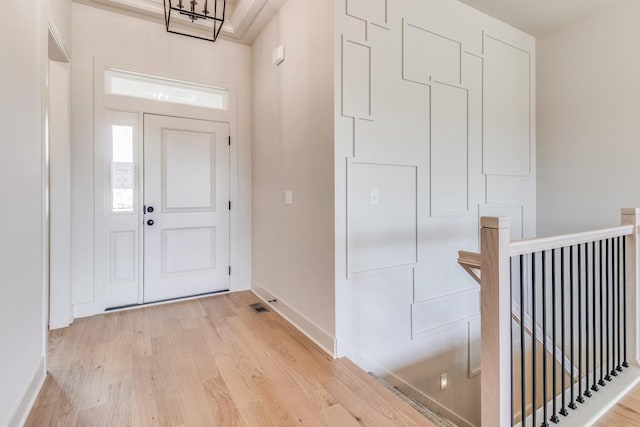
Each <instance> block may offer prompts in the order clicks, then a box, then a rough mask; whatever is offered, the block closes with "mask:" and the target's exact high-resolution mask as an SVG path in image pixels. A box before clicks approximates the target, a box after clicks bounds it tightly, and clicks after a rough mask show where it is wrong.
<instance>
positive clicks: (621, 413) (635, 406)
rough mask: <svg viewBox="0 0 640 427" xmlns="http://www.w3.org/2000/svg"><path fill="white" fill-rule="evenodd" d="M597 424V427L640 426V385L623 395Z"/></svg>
mask: <svg viewBox="0 0 640 427" xmlns="http://www.w3.org/2000/svg"><path fill="white" fill-rule="evenodd" d="M595 425H596V426H597V427H606V426H616V427H640V385H639V386H636V387H635V388H634V389H633V390H631V391H630V392H629V393H628V394H627V395H626V396H625V397H623V398H622V399H621V400H620V401H619V402H618V403H617V404H616V405H615V406H614V407H613V408H611V410H609V412H607V413H606V414H605V415H604V416H603V417H602V418H600V420H598V422H597V423H596V424H595Z"/></svg>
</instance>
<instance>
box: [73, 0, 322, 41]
mask: <svg viewBox="0 0 640 427" xmlns="http://www.w3.org/2000/svg"><path fill="white" fill-rule="evenodd" d="M74 1H77V2H79V3H84V4H88V5H91V6H96V7H102V8H106V9H110V10H115V11H118V12H121V13H125V14H128V15H134V16H138V17H144V18H147V19H151V20H154V21H158V22H159V23H163V22H164V0H74ZM184 1H185V3H188V0H184ZM211 1H212V0H209V2H211ZM216 1H218V3H219V4H220V3H222V0H216ZM285 1H286V0H227V9H226V19H225V25H224V26H223V27H222V32H221V34H220V37H221V38H223V39H226V40H231V41H235V42H239V43H244V44H251V43H253V40H254V39H255V38H256V36H257V35H258V34H260V32H261V31H262V29H263V28H264V27H265V26H266V25H267V24H268V23H269V21H271V18H273V17H274V16H275V14H276V13H277V12H278V10H280V7H282V5H283V4H284V3H285ZM323 1H324V0H323ZM174 3H175V1H174Z"/></svg>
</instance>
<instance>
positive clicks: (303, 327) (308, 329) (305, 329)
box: [251, 282, 336, 357]
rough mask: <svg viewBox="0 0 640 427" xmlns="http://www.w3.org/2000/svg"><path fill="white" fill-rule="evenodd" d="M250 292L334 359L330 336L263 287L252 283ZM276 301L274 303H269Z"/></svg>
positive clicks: (334, 346) (334, 347)
mask: <svg viewBox="0 0 640 427" xmlns="http://www.w3.org/2000/svg"><path fill="white" fill-rule="evenodd" d="M251 291H252V292H253V293H254V294H255V295H256V296H257V297H258V298H260V299H261V300H262V301H264V302H265V303H266V304H267V305H268V306H269V307H270V308H271V309H273V310H274V311H275V312H277V313H278V314H279V315H280V316H282V317H284V318H285V319H286V320H287V321H288V322H289V323H291V324H292V325H293V326H295V327H296V329H298V330H299V331H300V332H302V333H303V334H304V335H306V337H307V338H309V339H310V340H311V341H313V342H314V343H316V344H317V345H318V347H320V348H321V349H322V350H324V352H326V353H327V354H328V355H329V356H331V357H335V350H336V342H335V338H334V337H333V336H331V334H329V333H327V332H326V331H324V330H322V329H321V328H320V327H319V326H317V325H316V324H315V323H313V322H312V321H311V320H309V319H307V318H306V317H305V316H304V315H302V314H301V313H299V312H298V311H296V310H295V309H294V308H293V307H291V306H290V305H289V304H287V303H286V302H285V301H283V300H282V299H281V298H279V297H278V296H277V295H273V294H272V293H271V292H269V291H267V290H266V289H264V288H263V287H261V286H259V285H258V284H256V283H255V282H254V286H253V287H252V289H251ZM273 300H276V301H275V302H269V301H273Z"/></svg>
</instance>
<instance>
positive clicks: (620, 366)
mask: <svg viewBox="0 0 640 427" xmlns="http://www.w3.org/2000/svg"><path fill="white" fill-rule="evenodd" d="M617 241H618V262H617V264H616V269H617V275H618V295H617V298H618V316H617V322H618V364H617V366H616V371H618V372H622V365H621V362H622V356H621V355H620V352H621V351H622V344H621V341H622V336H621V332H620V326H621V324H620V317H622V313H621V311H622V310H621V306H620V301H621V300H620V292H621V289H620V288H621V281H622V277H621V276H620V263H621V262H624V259H623V258H622V237H618V238H617Z"/></svg>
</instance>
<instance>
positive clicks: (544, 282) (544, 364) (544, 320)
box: [534, 251, 549, 427]
mask: <svg viewBox="0 0 640 427" xmlns="http://www.w3.org/2000/svg"><path fill="white" fill-rule="evenodd" d="M534 327H535V325H534ZM547 387H548V386H547V252H546V251H542V424H541V427H548V426H549V424H548V423H547V416H548V414H547V402H548V400H547Z"/></svg>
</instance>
